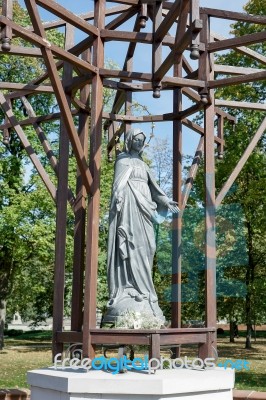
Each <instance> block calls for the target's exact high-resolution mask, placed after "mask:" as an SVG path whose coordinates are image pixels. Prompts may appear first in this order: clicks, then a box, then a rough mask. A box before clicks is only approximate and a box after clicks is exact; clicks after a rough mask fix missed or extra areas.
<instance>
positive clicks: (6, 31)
mask: <svg viewBox="0 0 266 400" xmlns="http://www.w3.org/2000/svg"><path fill="white" fill-rule="evenodd" d="M2 15H4V16H5V17H7V18H8V19H10V20H12V18H13V0H2ZM11 39H12V29H11V28H10V26H8V25H7V26H5V27H4V28H3V30H2V32H1V42H2V46H1V47H2V50H3V51H9V50H10V49H11Z"/></svg>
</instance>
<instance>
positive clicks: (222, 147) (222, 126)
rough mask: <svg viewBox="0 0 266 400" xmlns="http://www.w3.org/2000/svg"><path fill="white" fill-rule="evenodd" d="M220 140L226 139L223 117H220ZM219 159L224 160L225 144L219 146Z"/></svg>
mask: <svg viewBox="0 0 266 400" xmlns="http://www.w3.org/2000/svg"><path fill="white" fill-rule="evenodd" d="M217 136H218V137H219V138H220V139H222V140H223V138H224V117H223V116H222V115H218V135H217ZM217 151H218V158H219V159H223V155H224V144H223V142H222V143H221V144H219V145H218V146H217Z"/></svg>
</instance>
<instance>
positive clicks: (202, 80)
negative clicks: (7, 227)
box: [0, 0, 266, 358]
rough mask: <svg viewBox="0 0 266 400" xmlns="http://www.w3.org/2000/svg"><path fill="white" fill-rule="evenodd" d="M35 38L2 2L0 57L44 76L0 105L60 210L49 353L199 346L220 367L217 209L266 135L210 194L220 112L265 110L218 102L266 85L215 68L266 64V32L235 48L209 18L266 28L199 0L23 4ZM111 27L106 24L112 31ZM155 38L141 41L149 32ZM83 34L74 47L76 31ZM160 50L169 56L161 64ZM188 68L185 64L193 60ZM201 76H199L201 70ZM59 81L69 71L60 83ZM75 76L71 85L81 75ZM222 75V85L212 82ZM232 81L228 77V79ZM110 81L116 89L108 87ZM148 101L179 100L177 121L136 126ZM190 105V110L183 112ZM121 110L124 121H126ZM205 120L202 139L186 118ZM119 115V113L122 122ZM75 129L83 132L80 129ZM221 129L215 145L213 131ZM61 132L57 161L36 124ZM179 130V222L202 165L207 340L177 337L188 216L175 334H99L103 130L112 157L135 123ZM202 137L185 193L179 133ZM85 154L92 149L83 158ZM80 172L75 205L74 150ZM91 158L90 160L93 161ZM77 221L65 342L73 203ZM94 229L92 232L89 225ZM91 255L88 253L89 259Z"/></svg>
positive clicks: (177, 244)
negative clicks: (228, 53)
mask: <svg viewBox="0 0 266 400" xmlns="http://www.w3.org/2000/svg"><path fill="white" fill-rule="evenodd" d="M25 5H26V7H27V11H28V13H29V16H30V19H31V23H32V26H29V27H26V28H25V27H22V26H21V25H19V23H18V22H14V21H13V18H12V16H13V0H2V15H1V17H0V24H1V42H2V45H1V50H0V52H1V53H2V54H5V55H17V56H20V57H24V56H27V57H28V56H30V57H41V58H42V59H43V62H44V64H45V66H46V72H45V73H44V74H43V75H41V76H39V77H38V78H37V79H35V80H34V81H31V82H28V83H27V84H25V83H14V82H0V89H1V92H0V103H1V106H2V109H3V111H4V112H5V115H6V119H5V121H3V123H2V125H1V127H0V128H1V130H2V132H3V142H4V143H6V144H8V140H9V132H10V130H15V132H16V133H17V135H18V137H19V138H20V140H21V142H22V143H23V146H24V147H25V150H26V152H27V153H28V155H29V157H30V159H31V160H32V162H33V164H34V166H35V167H36V169H37V171H38V173H39V174H40V176H41V178H42V180H43V182H44V184H45V186H46V188H47V190H48V192H49V194H50V195H51V197H52V198H53V200H54V202H55V205H56V209H57V217H56V219H57V230H56V249H55V274H54V314H53V353H54V354H57V353H59V352H62V350H63V345H64V343H73V342H83V354H84V355H85V356H87V355H88V356H90V357H93V356H94V351H95V347H96V345H101V344H119V345H124V344H147V345H149V346H150V356H153V357H159V352H160V346H161V345H169V346H171V345H172V346H173V345H177V344H183V343H196V344H198V345H199V356H200V357H201V358H205V357H206V356H212V355H213V348H215V346H216V269H215V254H216V252H215V209H216V207H217V206H219V205H220V204H221V202H222V200H223V198H224V197H225V195H226V193H227V192H228V190H229V188H230V187H231V185H232V184H233V182H234V181H235V179H236V178H237V176H238V174H239V173H240V171H241V169H242V167H243V165H244V164H245V162H246V160H247V159H248V157H249V155H250V153H251V152H252V150H253V149H254V147H255V146H256V144H257V143H258V141H259V139H260V138H261V136H262V134H263V133H264V131H265V128H266V118H265V119H264V120H263V122H262V124H261V126H260V127H259V129H258V131H257V132H256V133H255V135H254V137H253V139H252V140H251V142H250V144H249V145H248V147H247V149H246V151H245V152H244V154H243V155H242V157H241V158H240V160H239V162H238V164H237V166H236V167H235V169H234V170H233V171H232V173H231V175H230V176H229V178H228V180H227V181H226V183H225V185H224V186H223V188H222V189H221V191H220V193H218V194H216V193H215V151H216V150H215V147H218V154H219V156H220V157H222V154H223V148H224V136H223V126H224V120H225V119H228V120H230V121H233V122H235V118H234V117H232V116H231V115H230V114H229V113H227V112H225V111H224V110H223V109H221V108H220V107H226V108H231V107H232V108H243V109H244V108H248V109H251V110H261V111H265V110H266V105H265V104H253V103H243V102H240V101H237V99H236V101H233V102H232V101H226V100H216V99H215V95H214V92H215V89H216V88H219V87H221V86H222V87H224V86H229V85H235V84H240V83H246V82H252V81H256V80H262V79H265V78H266V71H265V70H263V69H254V70H253V69H251V68H238V67H237V68H236V67H233V66H227V65H216V64H215V62H214V57H213V55H214V54H215V53H216V52H219V51H222V50H225V49H234V50H235V51H236V52H241V53H243V54H245V55H246V56H247V57H251V58H252V59H255V60H257V61H258V62H259V63H260V64H261V65H265V64H266V57H265V56H263V55H262V54H259V53H257V52H255V51H254V50H251V49H250V48H249V47H246V46H249V45H251V44H254V43H259V42H263V41H265V40H266V31H262V32H257V33H252V34H248V35H244V36H241V37H233V38H230V39H227V38H223V37H221V36H218V35H215V34H214V33H212V32H211V31H210V18H222V19H224V20H233V21H245V22H249V23H254V24H266V16H254V15H248V14H245V13H239V12H232V11H221V10H217V9H211V8H202V7H201V6H200V0H175V1H159V0H116V1H107V0H94V10H93V11H88V12H87V13H86V14H82V15H76V14H74V13H72V12H70V11H69V10H68V9H66V8H65V7H63V6H61V5H60V4H59V3H56V2H55V1H53V0H25ZM38 6H39V7H42V8H43V9H45V10H48V11H49V12H51V13H52V14H54V16H55V19H56V20H55V21H54V22H50V23H48V22H42V21H41V17H40V14H39V9H38ZM106 20H108V22H106ZM148 20H150V21H151V22H149V23H150V24H151V26H152V32H147V31H146V30H145V26H146V22H147V21H148ZM127 21H130V22H131V21H134V28H133V30H132V31H124V30H121V29H122V28H121V26H122V25H123V24H124V23H125V22H127ZM59 27H60V28H61V29H62V27H63V28H64V34H65V47H64V49H63V48H60V47H58V46H57V45H55V44H54V43H52V42H49V40H48V39H47V35H46V33H47V30H49V29H54V28H59ZM75 29H78V30H80V31H82V32H83V34H85V38H84V39H83V40H81V41H80V42H79V43H74V39H73V37H74V31H75ZM13 37H19V38H22V39H24V40H25V41H26V42H28V43H30V44H31V46H29V47H27V46H23V47H22V46H15V45H13V44H12V38H13ZM109 41H112V42H113V45H114V46H119V42H121V41H122V42H127V43H128V50H127V52H126V57H125V62H124V65H123V68H122V69H121V70H117V69H107V68H105V66H104V47H105V43H106V42H109ZM139 43H142V44H145V45H146V46H149V47H151V50H152V66H151V70H150V72H148V73H147V72H143V71H142V70H141V67H142V65H140V64H138V70H135V68H134V67H133V60H134V54H135V49H136V48H137V46H138V44H139ZM163 46H166V47H167V48H168V55H167V56H166V57H163V51H162V49H163ZM188 56H190V58H191V59H192V60H193V62H190V60H189V57H188ZM195 65H196V67H195ZM61 70H62V71H63V73H62V75H61ZM74 72H75V74H74ZM215 73H220V74H221V73H222V74H223V75H224V77H223V78H221V79H217V78H216V74H215ZM226 75H228V76H226ZM113 78H115V80H114V79H113ZM104 87H106V88H111V89H114V90H115V91H116V95H115V100H114V103H113V106H112V110H111V112H109V113H107V112H104V111H103V88H104ZM146 91H148V92H151V96H153V97H154V98H159V97H160V93H161V91H172V93H173V104H171V105H170V109H171V112H170V113H167V114H161V115H144V116H134V115H132V114H131V111H130V110H131V107H130V106H131V104H132V96H133V93H135V92H146ZM43 93H53V94H54V95H55V97H56V100H57V103H58V107H59V109H60V112H58V113H51V114H49V115H43V116H40V115H38V116H37V115H36V113H35V111H34V109H33V107H32V105H31V96H32V95H33V94H34V96H37V95H38V94H40V95H41V94H43ZM184 97H187V98H189V99H190V100H192V102H193V105H192V106H190V107H188V108H186V109H184V107H183V106H182V103H184V101H183V99H184ZM16 98H20V99H21V101H22V103H23V105H24V108H25V111H26V113H27V114H28V117H27V118H25V119H23V120H21V121H19V120H17V118H16V117H15V115H14V112H13V110H12V100H13V99H16ZM121 110H122V112H121ZM199 110H203V112H204V127H201V126H199V125H197V124H196V123H194V122H192V121H191V120H190V119H189V118H188V117H189V116H191V115H193V114H195V113H197V112H198V111H199ZM123 111H124V112H123ZM74 117H75V118H78V121H79V122H78V128H76V125H75V124H74V121H73V118H74ZM216 118H217V119H218V133H217V134H216V130H215V128H214V120H215V119H216ZM55 119H57V120H60V121H61V128H60V151H59V157H58V159H56V157H55V155H54V154H53V153H52V148H51V145H50V144H49V142H48V140H47V138H46V137H45V132H44V129H42V128H41V126H40V124H41V123H42V124H43V123H44V122H45V121H50V120H55ZM157 121H159V122H160V121H172V124H173V172H174V178H173V193H174V199H175V200H176V201H178V203H179V206H180V208H181V210H184V208H185V207H186V204H187V200H188V197H189V194H190V190H191V187H192V184H193V180H194V179H195V176H196V173H197V169H198V165H199V162H200V159H201V158H202V157H204V164H205V192H206V195H205V206H206V207H205V227H206V235H205V237H206V243H205V256H206V269H205V278H206V279H205V282H206V308H205V316H206V318H205V327H204V328H182V327H181V289H180V288H181V250H180V249H181V229H182V212H181V213H180V216H179V217H178V218H177V219H175V220H174V226H173V232H174V235H173V271H172V284H173V285H172V286H173V291H172V326H171V328H169V329H157V330H119V329H115V330H114V329H109V330H106V329H105V330H103V329H96V294H97V264H98V237H99V205H100V166H101V138H102V130H103V126H104V128H105V130H108V137H109V143H108V146H107V149H106V150H107V151H108V152H111V151H112V150H113V148H114V147H115V143H116V140H117V138H119V137H120V136H121V135H122V134H123V132H125V131H126V130H127V129H128V127H129V126H130V124H132V123H140V122H141V123H144V122H157ZM27 125H32V126H33V128H34V129H35V131H36V134H37V136H38V137H39V139H40V141H41V143H42V145H43V147H44V151H45V153H46V154H47V157H48V159H49V161H50V163H51V165H52V167H53V169H54V171H55V174H56V175H57V177H58V180H57V182H58V184H57V186H55V185H54V184H53V183H52V180H51V177H50V176H49V175H48V174H47V172H46V171H45V169H44V167H43V166H42V164H41V162H40V161H39V158H38V157H37V154H35V152H34V150H33V148H32V147H31V144H30V142H29V140H28V139H27V136H26V134H25V132H24V127H25V126H27ZM183 126H186V127H188V128H189V129H191V130H193V131H195V132H197V133H198V134H199V144H198V147H197V150H196V153H195V157H194V160H193V162H192V164H191V168H190V171H189V174H188V177H187V180H186V183H185V185H184V187H183V189H182V187H181V186H182V182H181V178H182V176H181V174H182V160H181V156H182V127H183ZM88 142H90V146H89V151H88ZM70 146H71V147H72V151H73V153H74V155H75V159H76V164H77V172H78V173H77V184H76V193H73V192H72V191H71V190H70V189H69V182H68V158H69V147H70ZM88 153H89V154H88ZM68 202H69V203H70V205H71V207H72V210H73V213H74V216H75V234H74V263H73V264H74V265H73V298H72V313H71V331H70V332H69V331H64V330H63V316H64V283H65V278H64V275H65V271H64V269H65V251H66V221H67V203H68ZM86 221H87V222H86ZM85 249H86V251H85Z"/></svg>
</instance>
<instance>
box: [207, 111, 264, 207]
mask: <svg viewBox="0 0 266 400" xmlns="http://www.w3.org/2000/svg"><path fill="white" fill-rule="evenodd" d="M265 130H266V118H264V120H263V121H262V123H261V125H260V127H259V129H258V130H257V132H256V133H255V135H254V137H253V138H252V140H251V142H250V143H249V145H248V147H247V148H246V150H245V151H244V153H243V155H242V157H241V158H240V160H239V161H238V163H237V165H236V167H235V168H234V170H233V172H232V173H231V174H230V176H229V178H228V179H227V181H226V182H225V184H224V185H223V187H222V189H221V190H220V193H219V194H218V196H217V197H216V203H215V204H216V207H219V206H220V204H221V202H222V201H223V199H224V198H225V196H226V194H227V193H228V190H229V189H230V187H231V186H232V185H233V183H234V181H235V180H236V178H237V177H238V175H239V174H240V172H241V170H242V168H243V167H244V165H245V163H246V161H247V160H248V158H249V156H250V154H251V153H252V151H253V150H254V148H255V147H256V145H257V143H258V141H259V140H260V138H261V137H262V135H263V134H264V132H265Z"/></svg>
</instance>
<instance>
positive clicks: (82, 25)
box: [35, 0, 99, 36]
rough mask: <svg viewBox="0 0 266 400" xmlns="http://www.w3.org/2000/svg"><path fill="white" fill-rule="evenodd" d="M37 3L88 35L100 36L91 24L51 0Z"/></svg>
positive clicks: (40, 0)
mask: <svg viewBox="0 0 266 400" xmlns="http://www.w3.org/2000/svg"><path fill="white" fill-rule="evenodd" d="M35 2H36V3H37V4H39V5H40V6H41V7H43V8H45V9H46V10H48V11H50V12H51V13H53V14H55V15H57V16H58V17H59V18H62V19H63V20H64V21H66V22H68V23H69V24H71V25H73V26H75V27H76V28H78V29H80V30H81V31H83V32H85V33H87V34H88V35H94V36H98V34H99V31H98V29H97V28H96V27H95V26H94V25H91V24H89V23H88V22H87V21H85V20H84V19H83V18H80V17H79V16H78V15H76V14H74V13H72V12H71V11H69V10H67V9H66V8H65V7H63V6H61V5H60V4H59V3H57V2H55V1H51V0H35Z"/></svg>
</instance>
